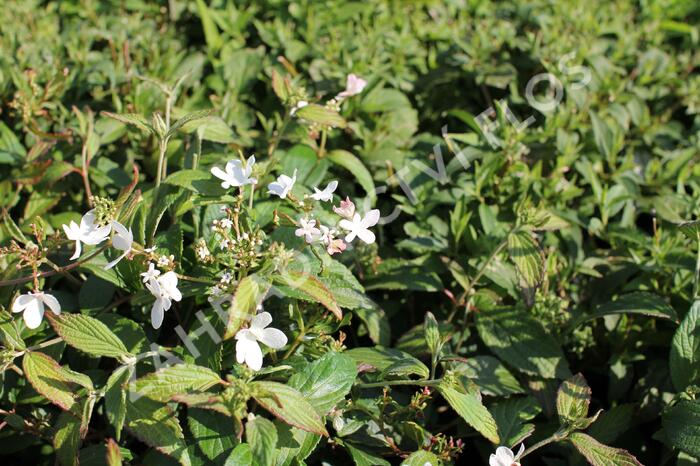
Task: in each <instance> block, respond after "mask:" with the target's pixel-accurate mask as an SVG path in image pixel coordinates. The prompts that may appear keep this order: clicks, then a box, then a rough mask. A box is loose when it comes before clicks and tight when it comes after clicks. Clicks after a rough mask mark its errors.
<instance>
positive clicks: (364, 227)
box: [338, 209, 379, 244]
mask: <svg viewBox="0 0 700 466" xmlns="http://www.w3.org/2000/svg"><path fill="white" fill-rule="evenodd" d="M377 222H379V209H372V210H370V211H369V212H367V215H365V217H364V218H362V217H360V214H358V213H355V215H354V216H353V217H352V220H346V219H343V220H341V221H340V222H338V226H340V227H341V228H343V229H344V230H347V231H348V232H349V233H348V234H347V235H346V236H345V242H346V243H351V242H352V241H353V240H354V239H355V237H356V236H357V237H358V238H360V239H361V240H362V241H364V242H365V243H367V244H372V243H374V240H375V236H374V233H372V232H371V231H369V228H370V227H373V226H374V225H376V224H377Z"/></svg>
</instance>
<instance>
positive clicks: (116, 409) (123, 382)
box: [105, 366, 135, 440]
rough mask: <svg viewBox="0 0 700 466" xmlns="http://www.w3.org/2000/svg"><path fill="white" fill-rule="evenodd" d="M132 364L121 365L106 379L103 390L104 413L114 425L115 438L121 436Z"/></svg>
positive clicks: (132, 371)
mask: <svg viewBox="0 0 700 466" xmlns="http://www.w3.org/2000/svg"><path fill="white" fill-rule="evenodd" d="M134 370H135V368H134V366H121V367H119V368H117V369H116V370H115V371H114V372H112V375H110V376H109V379H107V385H106V390H105V414H106V415H107V419H108V420H109V422H110V423H111V424H112V427H114V430H115V432H116V437H117V440H119V439H120V438H121V432H122V427H123V426H124V420H125V419H126V397H127V393H126V391H127V384H128V383H129V379H131V377H132V375H133V374H134Z"/></svg>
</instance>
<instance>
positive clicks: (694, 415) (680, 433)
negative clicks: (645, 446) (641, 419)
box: [662, 400, 700, 457]
mask: <svg viewBox="0 0 700 466" xmlns="http://www.w3.org/2000/svg"><path fill="white" fill-rule="evenodd" d="M662 421H663V426H664V432H665V433H666V436H667V437H668V439H669V441H670V442H671V444H672V445H673V446H674V447H676V448H678V449H679V450H681V451H684V452H686V453H688V454H689V455H693V456H696V457H700V401H698V400H693V401H681V402H679V403H678V404H677V405H675V406H673V407H672V408H670V409H669V410H667V411H666V412H665V413H664V414H663V416H662Z"/></svg>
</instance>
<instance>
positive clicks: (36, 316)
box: [22, 299, 44, 329]
mask: <svg viewBox="0 0 700 466" xmlns="http://www.w3.org/2000/svg"><path fill="white" fill-rule="evenodd" d="M22 317H24V323H25V324H27V327H29V328H31V329H35V328H37V327H38V326H39V325H41V319H43V318H44V303H43V302H41V301H40V300H38V299H35V300H33V301H32V302H31V304H29V306H27V308H26V309H25V310H24V314H23V315H22Z"/></svg>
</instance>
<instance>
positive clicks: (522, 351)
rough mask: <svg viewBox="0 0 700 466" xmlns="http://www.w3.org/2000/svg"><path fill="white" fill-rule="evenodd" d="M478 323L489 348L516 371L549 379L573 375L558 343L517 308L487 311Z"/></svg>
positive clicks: (480, 315) (479, 317)
mask: <svg viewBox="0 0 700 466" xmlns="http://www.w3.org/2000/svg"><path fill="white" fill-rule="evenodd" d="M476 324H477V329H478V331H479V335H480V336H481V339H482V340H483V341H484V343H485V344H486V346H488V347H489V349H490V350H491V351H493V352H494V353H496V355H497V356H498V357H499V358H501V359H502V360H503V361H505V362H507V363H508V364H510V365H511V366H512V367H514V368H515V369H518V370H519V371H521V372H524V373H526V374H531V375H539V376H541V377H544V378H546V379H553V378H560V379H564V378H566V377H569V376H570V375H571V372H570V371H569V367H568V365H567V362H566V359H565V358H564V354H563V353H562V351H561V348H560V347H559V344H558V343H557V341H556V340H555V339H554V338H553V337H552V336H551V335H549V334H548V333H546V332H545V330H544V328H542V325H541V324H540V323H539V322H538V321H537V320H535V319H534V318H532V317H531V316H530V315H528V314H526V313H524V312H522V311H519V310H517V309H503V308H501V309H492V310H484V311H482V312H481V313H479V314H478V317H477V321H476Z"/></svg>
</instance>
